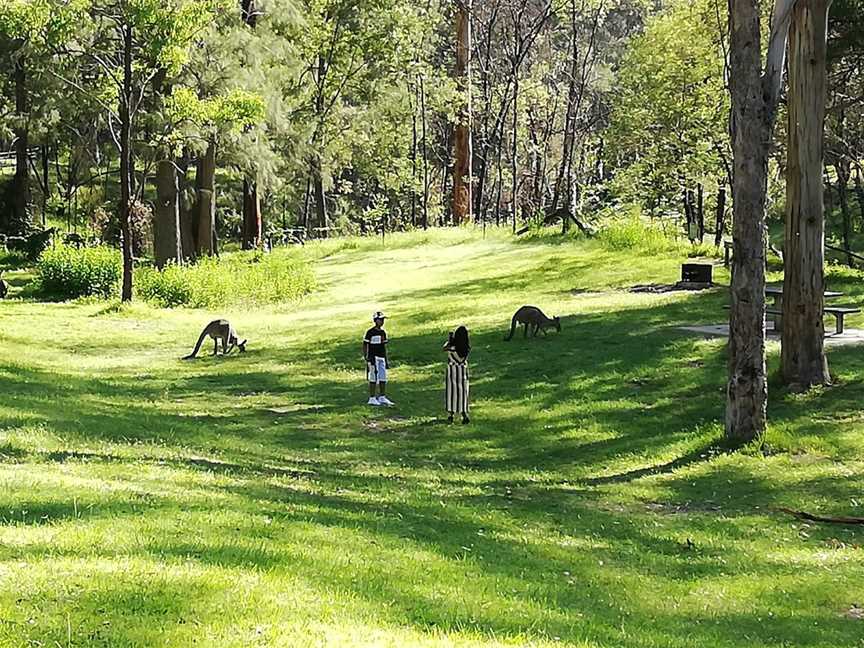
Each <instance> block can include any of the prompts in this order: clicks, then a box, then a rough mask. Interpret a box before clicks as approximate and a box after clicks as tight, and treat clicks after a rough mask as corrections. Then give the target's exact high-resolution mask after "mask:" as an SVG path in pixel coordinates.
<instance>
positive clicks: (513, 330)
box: [504, 315, 517, 342]
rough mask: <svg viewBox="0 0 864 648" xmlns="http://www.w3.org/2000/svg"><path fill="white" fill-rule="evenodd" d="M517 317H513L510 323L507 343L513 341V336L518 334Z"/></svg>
mask: <svg viewBox="0 0 864 648" xmlns="http://www.w3.org/2000/svg"><path fill="white" fill-rule="evenodd" d="M516 325H517V324H516V316H515V315H514V316H513V319H512V320H511V322H510V335H508V336H507V337H505V338H504V341H505V342H509V341H510V340H512V339H513V335H514V334H515V333H516Z"/></svg>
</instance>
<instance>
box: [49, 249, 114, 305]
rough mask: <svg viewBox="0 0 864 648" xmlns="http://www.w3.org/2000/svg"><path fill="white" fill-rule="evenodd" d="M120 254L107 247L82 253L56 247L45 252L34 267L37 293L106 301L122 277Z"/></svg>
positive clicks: (80, 250)
mask: <svg viewBox="0 0 864 648" xmlns="http://www.w3.org/2000/svg"><path fill="white" fill-rule="evenodd" d="M122 269H123V265H122V259H121V256H120V252H119V251H118V250H115V249H113V248H110V247H107V246H97V247H84V248H81V249H78V248H74V247H69V246H66V245H58V246H57V247H54V248H49V249H47V250H45V251H44V252H43V253H42V255H41V256H40V257H39V261H38V263H37V265H36V273H37V281H38V290H39V292H41V293H42V294H44V295H47V296H50V297H60V298H66V299H74V298H76V297H91V296H98V297H108V296H109V295H111V294H112V293H113V292H115V291H116V290H117V286H118V284H119V282H120V277H121V275H122Z"/></svg>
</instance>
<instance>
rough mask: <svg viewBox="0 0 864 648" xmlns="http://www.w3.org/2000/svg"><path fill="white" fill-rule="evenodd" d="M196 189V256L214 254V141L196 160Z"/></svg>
mask: <svg viewBox="0 0 864 648" xmlns="http://www.w3.org/2000/svg"><path fill="white" fill-rule="evenodd" d="M195 186H196V188H197V190H198V205H197V209H198V236H197V237H196V247H197V250H196V252H197V253H198V256H202V255H208V256H213V255H214V254H216V143H215V142H212V141H211V142H210V144H209V145H208V146H207V152H206V153H205V154H204V156H203V157H201V158H200V159H199V160H198V171H197V172H196V174H195Z"/></svg>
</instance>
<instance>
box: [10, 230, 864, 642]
mask: <svg viewBox="0 0 864 648" xmlns="http://www.w3.org/2000/svg"><path fill="white" fill-rule="evenodd" d="M298 253H302V254H308V255H309V256H310V257H314V258H316V261H315V268H316V274H317V276H318V279H319V282H320V284H321V289H320V290H319V292H317V293H316V294H315V295H313V296H311V297H309V298H307V299H306V300H305V301H303V302H301V303H298V304H291V305H285V306H283V307H273V308H266V309H261V310H257V311H256V310H249V309H244V310H237V311H236V312H232V311H228V312H205V311H195V310H173V311H172V310H159V309H155V308H152V307H148V306H144V305H140V304H136V305H133V306H131V307H117V306H115V305H110V304H106V303H104V302H81V303H53V304H47V303H37V302H33V301H24V300H14V299H13V300H11V301H6V302H2V303H0V646H4V647H6V646H63V647H66V646H156V645H168V646H188V645H206V646H292V647H293V646H505V645H506V646H510V645H516V646H544V647H546V646H579V647H585V648H587V647H595V648H596V647H600V646H603V647H618V646H622V647H633V648H636V647H640V648H641V647H651V646H656V647H681V648H684V647H692V646H712V647H726V646H729V647H731V646H736V647H739V646H740V647H745V646H747V647H751V646H777V647H780V646H824V647H826V648H828V647H831V648H834V647H840V646H864V639H862V638H864V620H862V619H860V618H856V617H857V616H859V615H858V613H856V612H855V610H856V607H855V606H856V605H857V606H864V549H862V547H861V545H862V541H864V530H862V529H861V528H858V529H856V528H854V527H840V526H826V525H810V524H805V523H802V522H799V521H797V520H795V519H793V518H790V517H787V516H785V515H783V514H780V513H778V512H776V511H775V510H774V509H775V508H776V507H778V506H789V507H793V508H802V509H808V510H811V511H814V512H822V513H827V514H832V513H833V514H849V515H856V514H857V515H864V493H862V483H864V482H862V477H864V414H862V412H861V403H862V400H864V383H862V381H864V349H862V348H856V347H848V348H844V349H839V350H836V351H832V352H831V355H830V364H831V367H832V371H833V374H834V376H835V377H836V380H837V384H836V386H834V387H831V388H829V389H825V390H820V391H818V392H815V393H812V394H809V395H806V396H796V395H793V394H788V393H786V392H784V391H782V390H781V389H779V388H777V389H773V390H772V396H771V405H770V416H771V420H772V428H771V432H770V434H769V438H768V441H767V444H766V447H765V448H764V449H763V450H761V451H760V450H757V449H752V448H751V449H745V450H743V451H738V452H728V451H726V450H725V449H724V448H723V446H722V444H721V443H720V440H721V437H722V417H723V412H724V384H725V347H724V343H723V341H722V340H711V339H703V338H701V337H700V336H698V335H695V336H694V335H692V334H688V333H685V332H682V331H680V330H678V329H677V327H678V326H682V325H688V324H694V323H695V324H699V323H716V322H719V321H722V320H723V318H724V317H725V311H723V309H722V305H723V304H724V303H725V302H726V297H725V294H724V291H723V290H722V289H716V290H712V291H707V292H701V293H672V294H664V295H649V294H633V293H630V292H628V291H627V290H626V288H627V287H629V286H631V285H633V284H643V283H649V282H663V283H671V282H673V281H675V280H676V279H677V277H678V274H679V267H680V263H681V262H682V261H684V258H682V257H680V256H676V255H674V254H668V255H662V254H651V255H647V254H643V253H640V252H639V251H633V252H611V251H608V250H607V249H605V248H604V247H602V246H601V245H600V244H599V243H596V242H584V241H582V242H580V241H568V242H565V243H562V244H553V243H552V242H550V241H548V240H544V239H543V238H542V237H541V238H539V239H536V240H534V241H529V242H514V241H512V240H511V239H509V238H508V237H505V236H503V235H497V234H491V233H490V234H489V236H488V237H487V238H486V239H483V238H482V237H481V235H480V234H479V233H474V232H470V231H448V232H440V233H434V234H428V235H426V234H413V235H403V236H396V237H392V238H389V239H388V240H387V241H386V242H385V243H384V244H382V243H381V242H380V240H374V241H373V240H367V241H349V242H339V243H326V244H323V245H321V246H319V247H318V248H316V249H314V250H310V251H308V252H298ZM17 276H19V277H24V276H25V275H24V274H23V273H22V274H20V275H17ZM717 276H718V278H719V279H720V280H721V281H726V280H728V277H727V275H726V274H725V272H724V271H723V270H722V268H720V269H718V271H717ZM21 283H22V284H23V283H24V281H23V279H22V280H21ZM860 284H861V282H860V279H859V278H857V277H855V276H849V275H839V276H837V277H833V278H832V283H831V286H830V287H831V288H834V289H839V290H843V291H844V292H846V293H847V294H848V295H849V297H850V299H849V301H850V302H854V303H864V288H862V287H861V285H860ZM16 289H17V286H16ZM523 304H536V305H538V306H541V307H542V308H543V309H544V310H545V311H546V312H547V313H549V314H557V315H561V316H562V320H563V331H562V332H561V334H560V335H559V334H556V333H555V332H552V333H550V334H549V335H548V336H546V337H540V338H538V339H529V340H523V339H522V337H521V333H520V335H518V336H517V337H516V338H515V339H514V341H512V342H510V343H506V342H504V341H503V337H504V334H505V333H506V332H507V328H508V326H509V319H510V316H511V314H512V313H513V312H514V311H515V310H516V308H518V307H519V306H521V305H523ZM377 308H382V309H384V310H385V311H387V312H388V313H389V314H390V316H391V319H390V320H389V323H388V331H389V333H390V336H391V338H392V345H391V354H392V361H393V365H394V366H393V372H392V374H393V375H392V382H391V390H390V393H391V396H392V398H393V399H394V400H395V401H396V403H397V407H396V408H394V409H392V410H377V409H371V408H368V407H366V406H365V404H364V403H365V400H366V387H365V384H364V376H363V363H362V360H361V358H360V341H361V337H362V334H363V332H364V331H365V329H366V328H367V327H368V321H367V320H368V318H369V316H370V314H371V313H372V311H373V310H375V309H377ZM216 316H227V317H228V318H230V319H231V320H232V322H234V323H235V325H236V327H237V328H238V330H239V332H240V333H241V334H242V335H243V336H246V337H248V338H249V340H250V342H249V352H248V353H247V354H245V355H242V356H240V355H233V356H229V357H227V358H221V357H220V358H212V357H209V356H208V355H207V353H208V352H209V348H208V347H207V346H206V345H205V347H204V351H205V354H204V355H203V356H202V357H201V358H200V359H198V360H196V361H192V362H183V361H181V360H180V359H179V358H180V357H181V356H183V355H185V354H186V353H188V352H189V350H191V347H192V345H193V343H194V341H195V340H196V339H197V335H198V333H199V332H200V329H201V327H202V326H203V324H205V323H206V322H207V321H209V320H210V319H211V318H213V317H216ZM460 323H464V324H466V325H467V326H468V327H469V328H470V330H471V332H472V342H473V345H474V351H473V353H472V357H471V362H472V390H473V420H472V423H471V424H470V425H469V426H461V425H454V426H448V425H446V424H445V423H444V422H443V412H442V405H443V397H442V389H441V388H442V381H443V370H444V367H443V357H442V355H443V354H442V353H441V352H440V346H441V344H442V343H443V341H444V340H445V339H446V334H447V331H448V330H452V328H454V327H455V326H456V325H458V324H460ZM861 323H862V320H861V319H860V318H859V319H857V320H852V321H851V322H850V326H856V325H859V326H860V325H861ZM771 350H772V359H771V365H772V371H773V370H776V364H777V362H776V352H777V349H776V347H775V346H772V347H771ZM775 383H776V381H775Z"/></svg>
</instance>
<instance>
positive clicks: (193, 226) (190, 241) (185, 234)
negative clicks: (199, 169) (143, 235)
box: [177, 153, 198, 259]
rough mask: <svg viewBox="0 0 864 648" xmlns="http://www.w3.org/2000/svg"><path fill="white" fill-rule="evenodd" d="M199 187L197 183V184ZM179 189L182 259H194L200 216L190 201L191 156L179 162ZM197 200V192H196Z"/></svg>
mask: <svg viewBox="0 0 864 648" xmlns="http://www.w3.org/2000/svg"><path fill="white" fill-rule="evenodd" d="M196 186H197V183H196ZM177 188H178V191H179V192H180V198H179V209H180V243H181V246H180V250H181V255H180V256H181V258H182V259H194V258H195V254H196V251H197V250H198V246H197V244H196V240H197V234H198V215H197V213H196V212H195V210H194V208H193V206H192V205H190V204H189V203H190V201H189V154H188V153H184V154H183V156H182V157H181V158H180V159H179V160H178V161H177ZM196 200H197V191H196Z"/></svg>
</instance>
